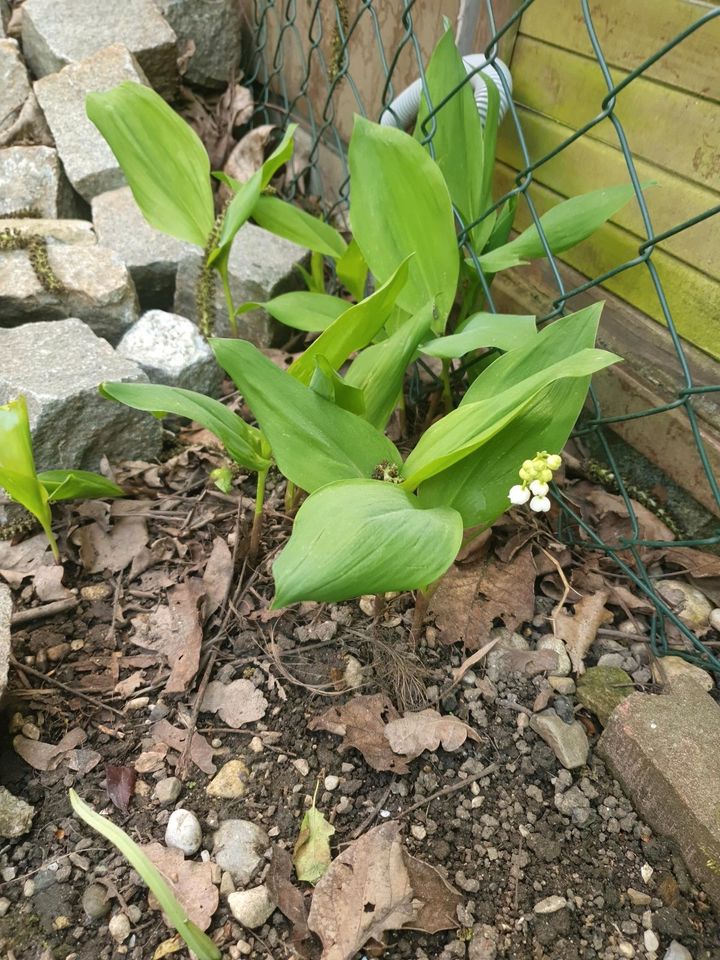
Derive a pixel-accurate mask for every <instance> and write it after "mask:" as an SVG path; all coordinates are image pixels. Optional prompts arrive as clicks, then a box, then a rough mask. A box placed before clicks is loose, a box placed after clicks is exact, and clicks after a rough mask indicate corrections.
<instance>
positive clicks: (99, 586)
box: [80, 583, 113, 600]
mask: <svg viewBox="0 0 720 960" xmlns="http://www.w3.org/2000/svg"><path fill="white" fill-rule="evenodd" d="M112 592H113V588H112V587H111V586H110V584H108V583H91V584H90V585H89V586H88V587H80V596H81V597H82V598H83V600H106V599H107V598H108V597H109V596H110V595H111V594H112Z"/></svg>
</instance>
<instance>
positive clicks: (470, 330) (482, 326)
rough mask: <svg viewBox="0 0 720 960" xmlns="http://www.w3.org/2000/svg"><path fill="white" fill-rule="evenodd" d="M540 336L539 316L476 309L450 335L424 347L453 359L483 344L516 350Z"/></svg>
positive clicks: (435, 355)
mask: <svg viewBox="0 0 720 960" xmlns="http://www.w3.org/2000/svg"><path fill="white" fill-rule="evenodd" d="M536 336H537V327H536V326H535V317H530V316H519V315H515V314H509V313H508V314H502V313H474V314H473V315H472V316H470V317H468V318H467V320H466V321H465V322H464V323H463V324H462V325H461V326H460V327H458V329H457V330H456V332H455V333H453V334H451V335H450V336H448V337H438V338H437V339H436V340H430V341H428V343H424V344H423V345H422V346H421V347H420V350H421V351H422V352H423V353H426V354H428V356H431V357H444V358H445V359H448V360H452V359H455V358H456V357H462V356H464V355H465V354H466V353H469V352H470V351H471V350H479V349H480V348H481V347H497V348H498V349H499V350H514V349H515V348H516V347H520V346H522V345H523V344H524V343H526V342H527V341H528V340H531V339H534V338H535V337H536Z"/></svg>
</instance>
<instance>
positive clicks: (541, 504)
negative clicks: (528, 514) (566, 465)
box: [508, 450, 562, 513]
mask: <svg viewBox="0 0 720 960" xmlns="http://www.w3.org/2000/svg"><path fill="white" fill-rule="evenodd" d="M561 464H562V457H561V456H560V455H559V454H557V453H548V452H547V451H546V450H543V451H542V452H540V453H536V454H535V456H534V457H533V459H532V460H524V461H523V465H522V466H521V467H520V470H519V471H518V473H519V475H520V479H521V480H522V483H516V484H515V486H514V487H511V488H510V493H509V494H508V499H509V501H510V503H512V504H514V505H518V506H519V505H520V504H523V503H527V502H528V500H529V501H530V509H531V510H534V511H535V512H536V513H547V511H548V510H549V509H550V500H549V498H548V490H549V489H550V487H549V484H550V481H551V480H552V476H553V473H554V471H555V470H559V469H560V466H561Z"/></svg>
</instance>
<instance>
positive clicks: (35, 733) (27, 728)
mask: <svg viewBox="0 0 720 960" xmlns="http://www.w3.org/2000/svg"><path fill="white" fill-rule="evenodd" d="M20 733H22V735H23V736H24V737H27V738H28V740H39V739H40V728H39V727H38V725H37V724H36V723H24V724H23V725H22V727H21V728H20Z"/></svg>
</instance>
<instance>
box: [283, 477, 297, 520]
mask: <svg viewBox="0 0 720 960" xmlns="http://www.w3.org/2000/svg"><path fill="white" fill-rule="evenodd" d="M295 492H296V487H295V484H294V483H293V482H292V480H288V482H287V486H286V487H285V513H292V510H293V506H294V504H295Z"/></svg>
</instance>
